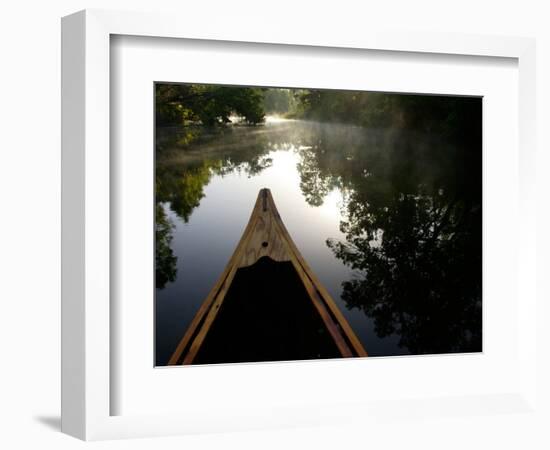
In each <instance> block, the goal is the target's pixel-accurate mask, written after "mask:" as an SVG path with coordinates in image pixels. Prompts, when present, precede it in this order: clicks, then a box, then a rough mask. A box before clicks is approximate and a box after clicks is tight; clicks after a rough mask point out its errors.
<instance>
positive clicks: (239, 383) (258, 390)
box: [111, 37, 520, 426]
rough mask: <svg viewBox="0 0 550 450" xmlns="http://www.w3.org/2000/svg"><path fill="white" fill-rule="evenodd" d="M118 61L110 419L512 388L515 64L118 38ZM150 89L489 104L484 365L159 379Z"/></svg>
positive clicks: (431, 363) (252, 369)
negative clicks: (293, 89) (508, 254)
mask: <svg viewBox="0 0 550 450" xmlns="http://www.w3.org/2000/svg"><path fill="white" fill-rule="evenodd" d="M285 50H286V51H285ZM111 55H112V56H111V59H112V61H113V62H115V61H116V63H113V65H112V67H113V71H112V75H111V95H112V102H111V104H112V106H113V109H112V115H111V124H112V126H113V129H114V130H116V131H115V132H114V133H113V139H112V141H111V142H112V147H111V152H112V155H113V157H112V159H111V161H112V162H113V166H112V167H113V169H114V170H115V173H117V175H118V176H117V177H116V179H115V180H114V181H113V184H112V185H111V187H112V190H111V206H112V211H113V216H112V220H111V224H112V229H111V245H112V248H113V249H114V253H113V254H116V255H117V257H116V258H115V260H112V261H111V270H112V272H111V280H118V281H117V283H115V285H116V286H117V287H116V289H114V290H113V291H111V293H112V296H111V305H112V308H114V310H116V311H117V313H116V317H117V318H118V319H116V320H115V322H114V323H115V325H114V326H113V330H114V333H113V334H112V335H111V339H113V338H114V339H113V341H114V342H116V344H115V345H114V348H116V355H118V356H117V357H115V358H112V360H111V361H112V362H113V363H114V364H113V366H114V367H112V370H111V376H112V378H111V383H113V384H112V386H113V385H114V386H115V389H112V390H111V395H112V398H111V413H112V414H114V415H123V416H128V415H136V414H160V413H167V412H173V413H182V412H186V411H187V412H188V411H191V412H192V413H193V414H192V417H196V416H197V415H198V414H199V409H200V411H201V413H202V414H205V413H204V412H202V411H206V414H208V411H213V410H215V409H219V407H220V405H233V414H232V415H231V416H230V417H235V416H236V415H237V414H238V413H239V414H241V413H244V412H246V411H247V410H248V411H254V413H255V415H256V416H259V415H260V414H261V412H262V408H263V407H264V405H269V408H270V413H271V416H272V420H271V423H273V422H274V421H275V417H274V414H273V408H274V407H275V406H277V407H285V408H288V409H297V408H300V407H303V405H306V404H314V405H318V406H317V408H316V410H317V411H318V410H319V409H323V410H328V409H330V410H334V409H335V407H334V405H337V404H339V403H340V402H343V401H345V402H352V403H359V402H383V401H388V400H396V399H422V398H424V397H426V396H427V397H436V396H441V397H451V398H453V397H459V396H467V395H472V394H473V395H476V394H483V395H487V394H502V393H507V394H509V393H511V392H514V391H517V390H518V387H517V386H518V383H519V382H518V380H519V378H518V377H519V371H518V369H519V361H520V360H519V359H518V352H519V349H518V337H517V334H516V322H517V317H516V314H515V312H516V311H517V310H518V309H519V305H518V304H517V298H516V295H515V292H516V289H517V287H516V286H517V284H516V267H515V259H514V258H502V243H503V242H508V241H509V236H514V235H517V234H518V228H519V224H518V221H517V217H518V215H517V210H516V203H517V201H516V200H514V199H516V198H517V192H518V191H519V185H518V176H517V175H518V172H517V161H518V159H519V157H518V153H517V151H518V150H517V145H516V142H517V98H518V78H517V61H513V60H510V59H496V58H480V57H475V58H474V57H470V58H466V57H449V56H445V57H442V56H431V57H423V58H421V57H420V56H419V55H415V56H413V55H411V54H402V53H401V54H395V52H394V53H392V52H387V53H385V52H357V51H352V52H343V51H339V52H329V51H323V50H320V49H317V50H315V49H311V48H307V47H302V48H294V49H293V50H292V52H290V51H288V49H287V47H284V46H267V45H239V44H230V43H218V44H212V43H210V44H209V45H207V46H206V45H204V44H201V43H196V42H190V41H183V42H182V41H179V42H178V41H175V40H173V39H146V38H136V37H122V38H121V37H118V38H116V39H114V40H113V44H112V46H111ZM143 61H147V64H146V66H145V67H144V65H143ZM227 67H231V69H230V70H226V69H225V68H227ZM289 67H292V70H289ZM404 73H406V74H407V76H406V77H405V76H403V74H404ZM156 80H166V81H173V80H177V81H187V82H190V81H199V80H200V81H201V82H206V83H229V84H232V83H242V84H245V85H246V84H257V85H260V86H266V85H273V86H308V87H321V88H346V89H358V90H379V91H393V92H420V93H421V92H424V93H434V94H458V95H478V96H483V112H484V123H483V133H484V155H483V156H484V158H483V159H484V199H483V200H484V246H483V251H484V258H483V296H484V297H483V309H484V321H483V328H484V330H483V332H484V334H483V336H484V339H483V350H484V352H483V355H480V354H471V355H461V356H456V355H455V356H452V357H451V356H449V357H413V358H388V359H383V360H381V359H378V358H370V359H366V360H362V361H354V362H353V363H352V362H349V361H334V360H333V361H317V362H315V363H311V362H301V363H289V362H287V363H285V364H282V365H273V364H254V365H242V364H241V365H229V366H228V365H224V366H217V367H215V368H213V367H206V366H203V367H196V366H195V367H172V368H164V369H158V368H157V369H154V368H153V366H152V361H153V360H154V355H153V335H154V333H153V321H152V317H151V307H152V304H151V301H152V297H151V293H152V292H153V290H154V279H153V274H154V267H153V260H154V258H153V254H154V250H153V248H152V242H151V239H150V237H151V236H152V235H153V234H154V229H153V222H152V221H151V220H144V218H147V217H153V214H154V211H153V204H154V199H153V188H152V187H153V185H154V182H153V174H154V167H153V153H152V142H153V122H152V120H151V117H153V116H154V111H153V102H152V95H153V82H154V81H156ZM115 136H116V137H115ZM115 161H116V162H115ZM487 230H488V231H487ZM136 242H141V243H147V242H149V243H150V244H149V245H136ZM511 248H512V247H511ZM113 341H111V342H113ZM112 345H113V344H112ZM111 349H113V346H112V347H111ZM361 368H362V370H361ZM405 370H406V371H407V376H406V377H403V376H402V372H403V371H405ZM341 380H346V382H345V383H342V382H341ZM267 385H269V388H268V389H266V386H267ZM201 386H206V387H207V388H204V387H201ZM358 387H360V388H359V389H358ZM320 392H322V395H319V393H320ZM343 408H344V407H343ZM304 414H306V415H310V414H309V413H308V412H307V411H306V412H304ZM375 415H376V414H375ZM210 417H211V418H210V424H211V426H213V422H214V420H213V417H212V415H210ZM230 417H228V418H226V419H225V423H227V422H228V419H229V418H230ZM375 418H376V417H373V418H372V419H375ZM372 419H371V420H372Z"/></svg>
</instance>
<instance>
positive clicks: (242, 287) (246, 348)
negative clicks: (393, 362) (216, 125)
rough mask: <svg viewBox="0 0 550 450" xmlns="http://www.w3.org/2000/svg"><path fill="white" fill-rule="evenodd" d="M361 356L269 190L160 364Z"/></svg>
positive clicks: (359, 346)
mask: <svg viewBox="0 0 550 450" xmlns="http://www.w3.org/2000/svg"><path fill="white" fill-rule="evenodd" d="M361 356H367V352H366V351H365V349H364V348H363V345H362V344H361V342H360V341H359V339H358V338H357V336H356V335H355V333H354V332H353V330H352V328H351V327H350V325H349V323H348V322H347V320H346V319H345V317H344V316H343V315H342V312H341V311H340V310H339V308H338V306H337V305H336V303H335V302H334V300H333V299H332V297H331V296H330V294H329V293H328V292H327V290H326V289H325V288H324V286H323V285H322V284H321V282H320V281H319V280H318V279H317V277H316V276H315V275H314V273H313V272H312V270H311V269H310V267H309V266H308V264H307V263H306V261H305V259H304V258H303V256H302V255H301V254H300V252H299V251H298V248H297V247H296V245H295V244H294V242H293V240H292V239H291V237H290V235H289V233H288V231H287V229H286V227H285V225H284V224H283V221H282V220H281V217H280V216H279V213H278V211H277V208H276V206H275V202H274V200H273V197H272V195H271V192H270V190H269V189H261V190H260V192H259V194H258V198H257V200H256V204H255V206H254V209H253V211H252V215H251V216H250V220H249V221H248V224H247V226H246V228H245V231H244V233H243V235H242V237H241V239H240V241H239V243H238V245H237V247H236V248H235V251H234V253H233V255H232V256H231V258H230V259H229V262H228V263H227V266H226V267H225V269H224V271H223V272H222V274H221V276H220V277H219V279H218V281H217V282H216V284H215V285H214V286H213V287H212V290H211V291H210V293H209V294H208V296H207V297H206V299H205V300H204V302H203V303H202V305H201V306H200V308H199V310H198V311H197V313H196V315H195V317H194V318H193V320H192V322H191V324H190V325H189V327H188V329H187V330H186V332H185V334H184V335H183V338H182V339H181V341H180V342H179V344H178V346H177V347H176V349H175V351H174V353H173V354H172V356H171V358H170V360H169V361H168V365H182V364H183V365H187V364H213V363H231V362H258V361H283V360H301V359H322V358H347V357H361Z"/></svg>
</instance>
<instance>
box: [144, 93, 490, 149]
mask: <svg viewBox="0 0 550 450" xmlns="http://www.w3.org/2000/svg"><path fill="white" fill-rule="evenodd" d="M155 104H156V105H155V106H156V107H155V111H156V114H155V120H156V127H157V129H164V130H169V129H170V128H174V129H175V130H176V129H177V130H179V131H180V133H179V134H180V135H179V136H178V139H177V142H176V144H177V147H179V148H185V147H187V146H188V145H189V144H191V143H192V142H193V143H194V142H196V141H197V140H198V139H199V138H200V137H201V136H203V135H206V136H208V135H212V134H218V133H219V132H221V131H222V130H223V129H224V128H227V127H228V125H239V126H259V125H263V124H265V122H266V117H268V116H275V117H280V118H283V119H300V120H308V121H319V122H327V123H333V124H334V123H341V124H347V125H356V126H361V127H365V128H376V129H380V128H382V129H384V128H392V129H395V130H415V131H419V132H426V133H432V134H435V135H437V136H439V137H441V138H443V139H452V140H453V141H454V142H457V141H458V142H460V143H464V144H466V145H468V144H475V143H477V142H480V139H481V126H480V123H481V109H480V108H479V98H474V97H456V96H455V97H451V96H441V95H416V94H395V93H392V94H389V93H382V92H366V91H344V90H321V89H287V88H256V87H236V86H219V85H202V84H157V85H156V86H155ZM181 130H184V131H185V132H183V133H182V132H181ZM158 144H159V146H158V150H159V151H163V150H164V147H163V145H162V140H161V141H160V142H158Z"/></svg>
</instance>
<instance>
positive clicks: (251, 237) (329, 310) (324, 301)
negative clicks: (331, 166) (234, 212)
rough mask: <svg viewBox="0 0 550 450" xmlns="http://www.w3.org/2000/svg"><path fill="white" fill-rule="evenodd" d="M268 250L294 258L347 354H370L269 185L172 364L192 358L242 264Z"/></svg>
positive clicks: (277, 258)
mask: <svg viewBox="0 0 550 450" xmlns="http://www.w3.org/2000/svg"><path fill="white" fill-rule="evenodd" d="M262 256H268V257H270V258H271V259H273V260H275V261H290V262H291V263H292V265H293V267H294V269H295V270H296V272H297V274H298V276H299V277H300V280H301V281H302V283H303V285H304V288H305V289H306V291H307V293H308V296H309V298H310V300H311V302H312V303H313V305H314V307H315V308H316V310H317V312H318V313H319V315H320V316H321V318H322V320H323V322H324V324H325V326H326V328H327V330H328V331H329V333H330V335H331V337H332V339H333V340H334V342H335V344H336V346H337V347H338V350H339V352H340V354H341V355H342V357H352V356H367V352H366V351H365V349H364V348H363V345H362V344H361V342H360V341H359V339H358V338H357V336H356V335H355V333H354V332H353V330H352V329H351V326H350V325H349V323H348V322H347V320H346V319H345V317H344V316H343V314H342V312H341V311H340V309H339V308H338V306H337V305H336V303H335V302H334V300H333V299H332V297H331V296H330V294H329V293H328V291H327V290H326V289H325V287H324V286H323V285H322V284H321V282H320V281H319V280H318V279H317V277H316V276H315V275H314V273H313V271H312V270H311V268H310V267H309V265H308V264H307V263H306V261H305V259H304V258H303V256H302V255H301V254H300V252H299V250H298V248H297V247H296V245H295V243H294V242H293V240H292V238H291V237H290V234H289V233H288V231H287V229H286V227H285V225H284V223H283V221H282V219H281V217H280V215H279V213H278V211H277V208H276V206H275V202H274V200H273V197H272V195H271V192H270V190H269V189H265V188H264V189H261V190H260V192H259V194H258V198H257V199H256V203H255V206H254V209H253V210H252V214H251V216H250V219H249V221H248V224H247V226H246V228H245V231H244V233H243V235H242V237H241V239H240V240H239V243H238V244H237V247H236V248H235V251H234V252H233V255H232V256H231V258H230V259H229V261H228V263H227V265H226V267H225V269H224V271H223V272H222V274H221V275H220V277H219V278H218V280H217V282H216V284H215V285H214V286H213V287H212V289H211V291H210V293H209V294H208V296H207V297H206V299H205V300H204V302H203V303H202V305H201V306H200V308H199V310H198V311H197V313H196V314H195V317H194V318H193V320H192V321H191V324H190V325H189V327H188V328H187V331H186V332H185V334H184V336H183V338H182V339H181V341H180V342H179V344H178V346H177V347H176V349H175V351H174V353H173V354H172V356H171V358H170V360H169V361H168V365H178V364H183V365H188V364H192V363H193V360H194V359H195V357H196V355H197V353H198V351H199V350H200V348H201V346H202V344H203V342H204V339H205V338H206V335H207V334H208V331H209V330H210V327H211V325H212V323H213V322H214V320H215V319H216V316H217V313H218V311H219V309H220V307H221V305H222V304H223V301H224V299H225V296H226V294H227V292H228V290H229V288H230V286H231V283H232V281H233V279H234V277H235V274H236V272H237V270H238V269H239V268H241V267H247V266H249V265H252V264H254V263H255V262H256V261H257V260H258V259H259V258H261V257H262Z"/></svg>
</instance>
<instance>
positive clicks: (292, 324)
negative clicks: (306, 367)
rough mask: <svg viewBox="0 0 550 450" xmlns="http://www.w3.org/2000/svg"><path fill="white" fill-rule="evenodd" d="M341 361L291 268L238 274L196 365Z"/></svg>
mask: <svg viewBox="0 0 550 450" xmlns="http://www.w3.org/2000/svg"><path fill="white" fill-rule="evenodd" d="M339 357H341V355H340V353H339V351H338V348H337V347H336V344H335V343H334V341H333V339H332V337H331V336H330V334H329V331H328V330H327V329H326V327H325V325H324V323H323V321H322V319H321V317H320V315H319V313H318V312H317V310H316V309H315V307H314V305H313V303H312V301H311V300H310V298H309V296H308V294H307V292H306V290H305V288H304V285H303V284H302V281H301V280H300V278H299V276H298V274H297V273H296V271H295V270H294V266H293V265H292V263H290V262H275V261H273V260H272V259H270V258H268V257H266V256H264V257H263V258H260V259H259V260H258V262H256V263H255V264H254V265H252V266H249V267H244V268H241V269H239V270H238V271H237V273H236V275H235V278H234V280H233V283H232V285H231V288H230V289H229V291H228V293H227V295H226V298H225V300H224V302H223V303H222V306H221V308H220V311H219V312H218V315H217V317H216V319H215V320H214V322H213V324H212V326H211V328H210V331H209V333H208V334H207V337H206V339H205V340H204V343H203V346H202V347H201V350H200V351H199V353H198V354H197V357H196V359H195V361H194V363H195V364H213V363H235V362H257V361H284V360H303V359H319V358H339Z"/></svg>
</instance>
